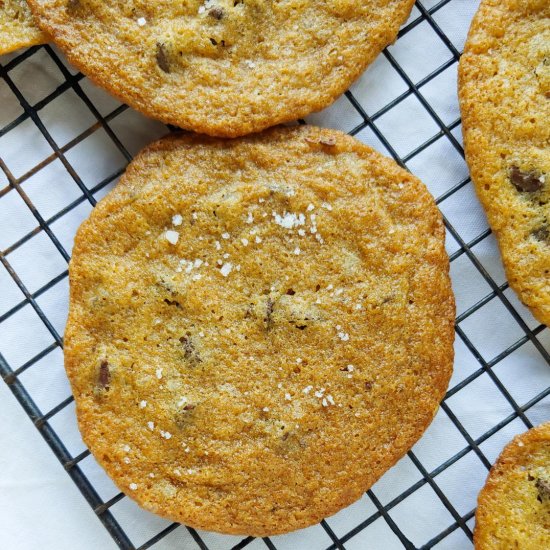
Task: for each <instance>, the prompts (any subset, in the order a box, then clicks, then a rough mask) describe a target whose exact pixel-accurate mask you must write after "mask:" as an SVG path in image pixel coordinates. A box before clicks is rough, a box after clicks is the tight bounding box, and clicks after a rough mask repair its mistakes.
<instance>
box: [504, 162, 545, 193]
mask: <svg viewBox="0 0 550 550" xmlns="http://www.w3.org/2000/svg"><path fill="white" fill-rule="evenodd" d="M510 181H511V182H512V184H513V185H514V187H515V188H516V189H517V190H518V191H520V192H521V193H534V192H535V191H539V190H540V189H542V181H540V174H537V173H536V172H534V171H529V172H524V171H523V170H520V169H519V168H518V167H517V166H512V167H511V168H510Z"/></svg>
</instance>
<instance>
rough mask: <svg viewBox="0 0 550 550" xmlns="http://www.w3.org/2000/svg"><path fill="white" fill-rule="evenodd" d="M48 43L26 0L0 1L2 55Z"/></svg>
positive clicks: (0, 52) (0, 44)
mask: <svg viewBox="0 0 550 550" xmlns="http://www.w3.org/2000/svg"><path fill="white" fill-rule="evenodd" d="M46 41H47V38H46V35H45V34H44V33H43V32H42V31H41V30H40V29H39V28H38V27H37V26H36V24H35V23H34V20H33V17H32V14H31V10H30V9H29V6H28V5H27V2H25V1H24V0H0V55H1V54H5V53H9V52H12V51H14V50H17V49H18V48H25V47H28V46H35V45H36V44H43V43H44V42H46Z"/></svg>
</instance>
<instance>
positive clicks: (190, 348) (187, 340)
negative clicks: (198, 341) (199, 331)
mask: <svg viewBox="0 0 550 550" xmlns="http://www.w3.org/2000/svg"><path fill="white" fill-rule="evenodd" d="M180 342H181V343H182V344H183V356H184V358H185V359H187V361H189V363H190V364H191V365H193V366H194V365H196V364H197V363H202V359H201V358H200V356H199V354H198V352H197V350H196V348H195V344H193V341H192V340H191V336H190V335H189V334H188V335H187V336H182V337H181V338H180Z"/></svg>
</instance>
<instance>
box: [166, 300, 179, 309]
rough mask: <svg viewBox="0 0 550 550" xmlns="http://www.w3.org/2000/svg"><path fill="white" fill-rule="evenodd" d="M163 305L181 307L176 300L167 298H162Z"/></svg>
mask: <svg viewBox="0 0 550 550" xmlns="http://www.w3.org/2000/svg"><path fill="white" fill-rule="evenodd" d="M164 303H165V304H168V305H169V306H176V307H181V304H180V303H179V302H178V301H177V300H169V299H168V298H164Z"/></svg>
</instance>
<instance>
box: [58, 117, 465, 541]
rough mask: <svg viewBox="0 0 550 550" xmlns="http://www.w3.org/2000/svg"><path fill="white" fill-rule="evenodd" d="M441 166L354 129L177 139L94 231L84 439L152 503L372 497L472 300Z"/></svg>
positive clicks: (89, 233) (328, 507)
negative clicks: (411, 159)
mask: <svg viewBox="0 0 550 550" xmlns="http://www.w3.org/2000/svg"><path fill="white" fill-rule="evenodd" d="M443 241H444V230H443V225H442V221H441V217H440V215H439V212H438V210H437V208H436V206H435V204H434V201H433V199H432V197H431V196H430V195H429V193H428V191H427V190H426V188H425V187H424V185H423V184H422V183H421V182H420V181H419V180H418V179H416V178H415V177H414V176H412V175H411V174H409V173H408V172H406V171H405V170H403V169H401V168H400V167H399V166H397V164H395V163H394V162H393V161H391V160H389V159H387V158H385V157H383V156H381V155H380V154H379V153H377V152H375V151H373V150H372V149H370V148H368V147H366V146H365V145H363V144H361V143H359V142H358V141H356V140H355V139H353V138H351V137H349V136H346V135H344V134H342V133H340V132H335V131H330V130H321V129H319V128H315V127H293V128H277V129H274V130H270V131H267V132H264V133H262V134H256V135H252V136H249V137H247V138H241V139H237V140H231V141H227V140H216V139H212V138H206V137H200V136H196V135H181V136H174V137H170V138H166V139H163V140H161V141H159V142H157V143H155V144H154V145H152V146H150V147H148V148H147V149H145V150H144V151H143V152H142V153H141V154H139V155H138V156H137V157H136V159H134V161H133V162H132V163H131V164H130V166H129V167H128V170H127V172H126V174H125V175H124V176H123V178H122V180H121V182H120V183H119V184H118V186H117V187H116V188H115V189H114V190H113V191H112V192H111V193H110V194H109V195H108V196H107V197H106V198H105V199H103V200H102V201H101V202H100V203H99V204H98V205H97V207H96V208H95V209H94V211H93V212H92V214H91V216H90V219H89V220H87V221H86V222H84V223H83V225H82V226H81V228H80V229H79V231H78V234H77V237H76V241H75V247H74V251H73V257H72V260H71V264H70V283H71V293H70V315H69V320H68V325H67V330H66V334H65V345H66V347H65V361H66V368H67V372H68V375H69V378H70V380H71V383H72V389H73V392H74V395H75V399H76V405H77V412H78V420H79V424H80V429H81V432H82V435H83V437H84V440H85V441H86V443H87V444H88V446H89V447H90V449H91V451H92V453H93V454H94V455H95V457H96V458H97V459H98V461H99V462H100V463H101V464H102V465H103V467H104V468H105V469H106V470H107V472H108V474H109V475H110V476H111V477H112V478H113V479H114V481H115V482H116V483H117V485H118V486H119V487H120V488H121V489H122V490H123V491H124V492H126V493H127V494H129V495H130V496H131V497H132V498H134V499H135V500H136V501H137V502H138V503H140V504H141V505H142V506H143V507H145V508H146V509H148V510H151V511H153V512H155V513H157V514H160V515H162V516H165V517H167V518H171V519H173V520H176V521H180V522H183V523H186V524H188V525H192V526H194V527H199V528H202V529H210V530H214V531H222V532H225V533H241V534H252V535H267V534H274V533H282V532H286V531H290V530H293V529H298V528H300V527H305V526H307V525H310V524H312V523H315V522H318V521H319V520H320V519H321V518H323V517H325V516H327V515H330V514H333V513H335V512H336V511H338V510H339V509H340V508H342V507H344V506H346V505H348V504H350V503H352V502H353V501H355V500H356V499H358V498H359V497H360V496H361V495H362V493H363V492H364V491H365V490H366V489H368V488H369V487H370V486H371V485H372V484H373V483H374V482H375V481H376V480H377V479H378V478H379V477H380V476H381V475H382V474H383V473H384V472H385V471H386V470H387V469H388V468H389V467H390V466H392V465H393V464H394V463H395V462H396V461H397V460H398V459H399V458H400V457H401V456H403V454H404V453H405V452H406V451H407V450H408V449H409V448H410V447H411V445H413V443H414V442H415V441H416V440H417V439H418V438H419V437H420V436H421V435H422V433H423V431H424V430H425V429H426V427H427V426H428V424H429V423H430V422H431V420H432V418H433V416H434V414H435V412H436V410H437V407H438V404H439V401H440V400H441V398H442V397H443V395H444V393H445V389H446V387H447V384H448V381H449V377H450V375H451V370H452V359H453V335H454V332H453V318H454V300H453V295H452V291H451V286H450V282H449V276H448V269H449V265H448V258H447V255H446V253H445V250H444V246H443Z"/></svg>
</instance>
